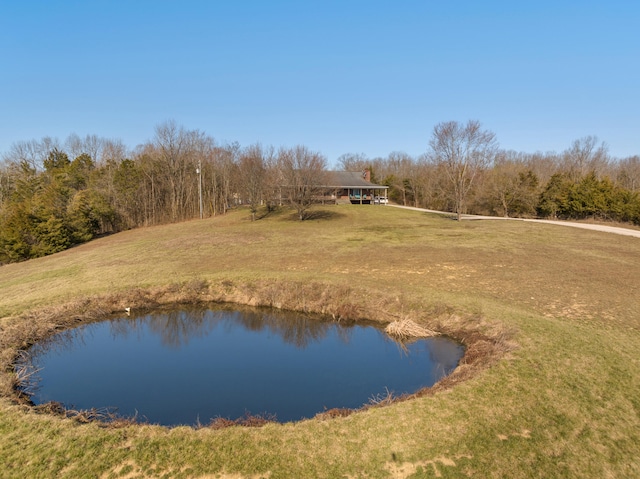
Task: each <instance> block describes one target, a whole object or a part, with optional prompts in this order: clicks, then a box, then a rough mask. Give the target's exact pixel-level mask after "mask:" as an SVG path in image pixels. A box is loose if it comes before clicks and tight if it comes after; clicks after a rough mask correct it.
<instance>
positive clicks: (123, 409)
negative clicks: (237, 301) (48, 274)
mask: <svg viewBox="0 0 640 479" xmlns="http://www.w3.org/2000/svg"><path fill="white" fill-rule="evenodd" d="M462 354H463V348H462V346H461V345H459V344H458V343H456V342H454V341H451V340H449V339H446V338H431V339H426V340H420V341H416V342H414V343H411V344H407V345H405V348H404V349H403V348H401V347H400V346H399V345H398V344H397V343H396V342H394V341H392V340H391V339H389V337H388V336H387V335H386V334H385V333H384V332H383V331H381V330H380V329H378V328H376V327H374V326H372V325H368V324H367V325H365V324H363V325H355V326H342V325H339V324H336V323H334V322H326V321H322V320H319V319H317V318H314V319H311V318H307V317H305V316H301V315H299V314H283V313H282V312H273V311H271V310H255V309H253V310H242V311H239V310H237V309H236V310H228V309H215V310H182V311H178V312H170V313H167V312H162V313H160V314H149V315H146V316H140V317H136V318H133V317H132V318H121V319H114V320H110V321H102V322H98V323H93V324H88V325H84V326H81V327H78V328H75V329H72V330H69V331H65V332H64V333H61V334H59V335H57V336H55V337H54V338H52V339H51V340H48V341H46V342H43V343H40V344H37V345H35V346H34V347H32V348H31V349H30V351H29V359H28V361H29V362H30V367H33V368H36V369H40V371H39V372H37V374H36V377H35V385H36V386H35V388H34V391H33V396H32V400H33V402H34V403H36V404H43V403H46V402H49V401H58V402H61V403H63V404H64V405H65V406H67V407H69V408H73V409H78V410H80V409H91V408H98V409H101V408H107V407H108V408H115V409H116V411H117V412H118V414H120V415H123V416H132V415H136V414H137V416H138V418H140V419H143V420H147V421H149V422H151V423H158V424H162V425H167V426H173V425H178V424H187V425H194V424H196V423H198V422H199V423H202V424H207V423H208V422H209V421H210V420H211V419H212V418H216V417H225V418H230V419H236V418H239V417H242V416H244V415H245V414H247V413H250V414H260V415H270V416H273V415H275V416H276V419H277V420H278V421H280V422H287V421H295V420H299V419H302V418H310V417H313V416H314V415H315V414H316V413H318V412H322V411H324V410H326V409H331V408H336V407H340V408H357V407H360V406H362V405H363V404H365V403H368V402H369V401H370V399H371V398H375V397H379V396H384V395H385V394H386V392H387V390H388V391H392V392H393V393H394V395H399V394H402V393H412V392H415V391H417V390H419V389H421V388H423V387H426V386H430V385H432V384H434V383H435V382H436V381H437V380H438V379H440V378H441V377H443V376H444V375H446V374H449V373H450V372H451V371H452V370H453V369H454V368H455V367H456V366H457V364H458V361H459V360H460V358H461V357H462Z"/></svg>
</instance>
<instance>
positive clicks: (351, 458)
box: [0, 205, 640, 479]
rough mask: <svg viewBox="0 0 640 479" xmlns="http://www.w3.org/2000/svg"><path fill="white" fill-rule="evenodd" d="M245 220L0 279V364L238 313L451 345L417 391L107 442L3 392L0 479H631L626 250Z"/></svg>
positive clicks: (234, 217) (88, 247)
mask: <svg viewBox="0 0 640 479" xmlns="http://www.w3.org/2000/svg"><path fill="white" fill-rule="evenodd" d="M313 213H314V214H313V217H312V219H310V220H308V221H304V222H299V221H296V220H295V218H294V216H292V214H291V212H288V211H281V212H278V213H276V214H272V215H269V216H266V217H264V218H262V219H260V220H258V221H255V222H251V221H250V214H249V212H248V211H244V210H240V211H234V212H232V213H230V214H228V215H225V216H219V217H214V218H211V219H205V220H199V221H190V222H186V223H181V224H173V225H166V226H158V227H152V228H143V229H137V230H132V231H127V232H123V233H119V234H116V235H112V236H109V237H105V238H101V239H98V240H95V241H92V242H90V243H87V244H85V245H82V246H79V247H76V248H73V249H71V250H68V251H65V252H62V253H58V254H56V255H52V256H49V257H46V258H40V259H36V260H31V261H28V262H24V263H19V264H10V265H5V266H2V267H0V318H1V319H0V361H2V363H3V367H4V369H7V367H8V365H9V364H10V362H11V360H12V358H13V357H14V356H15V354H16V350H17V349H18V348H20V347H24V346H25V345H27V344H29V343H30V342H32V341H33V340H35V339H36V338H38V337H43V336H46V335H48V334H51V333H52V332H54V331H56V330H59V329H60V328H62V327H69V326H72V325H74V324H79V323H80V322H83V321H92V320H98V319H101V318H103V317H106V316H109V315H111V314H113V313H119V314H122V312H123V311H124V307H126V306H130V307H133V308H134V309H150V308H154V307H159V306H162V305H166V304H171V303H191V302H199V303H206V302H209V301H235V302H238V303H242V304H250V305H269V306H274V307H279V308H285V309H294V310H300V311H309V312H319V313H323V314H326V315H328V316H329V317H332V318H335V320H336V321H351V320H355V319H370V320H374V321H381V322H390V321H393V320H397V319H405V318H408V319H412V320H414V321H415V322H418V323H420V324H422V325H424V326H425V327H428V328H431V329H436V330H438V331H441V332H443V333H445V334H449V335H451V336H454V337H456V338H458V339H460V340H461V341H463V342H465V344H467V346H468V350H467V353H468V354H467V355H466V356H465V358H464V359H463V363H462V364H461V366H460V367H459V368H458V369H457V370H456V372H454V374H453V375H452V376H451V377H450V378H449V379H446V380H443V381H442V383H441V384H439V385H436V386H435V387H434V388H433V390H429V391H423V392H422V393H421V394H419V395H416V397H413V398H411V399H409V400H404V401H398V402H395V403H392V404H390V405H387V406H384V407H371V408H367V409H364V410H362V411H357V412H354V413H353V414H350V415H348V416H346V417H328V416H327V415H324V416H319V417H317V418H314V419H311V420H306V421H302V422H298V423H288V424H277V423H275V424H267V425H265V426H262V427H252V428H249V427H230V428H224V429H216V428H209V427H203V428H199V429H193V428H190V427H179V428H173V429H168V428H163V427H159V426H154V425H133V424H120V425H118V427H106V426H105V425H104V424H101V423H96V422H84V421H83V420H82V417H76V418H64V417H61V416H59V415H52V414H48V413H43V412H38V411H36V410H34V409H33V408H31V407H29V406H28V405H25V404H24V403H21V402H20V401H17V400H16V398H15V396H12V394H11V386H12V384H13V381H14V380H15V376H14V374H13V373H12V371H10V370H5V371H3V372H2V373H1V376H0V392H1V393H2V397H0V477H2V478H4V477H8V478H9V477H11V478H12V477H30V478H40V477H41V478H49V477H69V478H78V477H86V478H105V479H106V478H114V479H115V478H127V479H131V478H155V477H166V478H192V477H195V478H227V479H230V478H234V479H237V478H243V477H247V478H261V477H264V478H272V479H275V478H288V477H292V478H307V477H318V478H345V479H354V478H362V479H365V478H367V479H370V478H401V479H405V478H426V477H509V478H529V477H541V478H542V477H544V478H548V477H580V478H582V477H593V478H603V477H640V446H638V445H639V444H640V354H639V353H638V351H640V276H639V275H638V271H639V270H640V240H639V239H638V238H633V237H626V236H618V235H614V234H609V233H599V232H595V231H589V230H579V229H573V228H566V227H559V226H554V225H546V224H533V223H524V222H515V221H514V222H511V221H491V220H488V221H473V222H456V221H452V220H450V219H448V218H445V217H441V216H436V215H430V214H426V213H420V212H415V211H405V210H399V209H396V208H390V207H383V206H350V205H340V206H324V207H317V208H316V209H315V210H313Z"/></svg>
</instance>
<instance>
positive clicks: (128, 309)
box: [124, 306, 131, 316]
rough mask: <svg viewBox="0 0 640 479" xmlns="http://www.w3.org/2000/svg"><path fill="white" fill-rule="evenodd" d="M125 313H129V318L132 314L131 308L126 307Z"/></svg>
mask: <svg viewBox="0 0 640 479" xmlns="http://www.w3.org/2000/svg"><path fill="white" fill-rule="evenodd" d="M124 310H125V312H126V313H127V316H129V315H130V314H131V308H130V307H128V306H127V307H126V308H124Z"/></svg>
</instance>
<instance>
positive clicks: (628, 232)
mask: <svg viewBox="0 0 640 479" xmlns="http://www.w3.org/2000/svg"><path fill="white" fill-rule="evenodd" d="M387 206H392V207H394V208H402V209H405V210H414V211H424V212H426V213H436V214H439V215H448V216H455V213H451V212H446V211H437V210H427V209H424V208H414V207H413V206H400V205H392V204H389V205H387ZM462 219H463V220H512V221H528V222H531V223H547V224H552V225H560V226H571V227H573V228H582V229H585V230H594V231H603V232H605V233H615V234H618V235H625V236H635V237H636V238H640V230H632V229H629V228H620V227H618V226H606V225H593V224H588V223H576V222H573V221H554V220H526V219H522V218H504V217H501V216H480V215H462Z"/></svg>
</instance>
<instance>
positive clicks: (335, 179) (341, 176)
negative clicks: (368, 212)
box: [327, 171, 389, 189]
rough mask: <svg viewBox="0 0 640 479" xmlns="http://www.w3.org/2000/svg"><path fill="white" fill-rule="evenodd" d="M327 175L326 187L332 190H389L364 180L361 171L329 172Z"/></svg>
mask: <svg viewBox="0 0 640 479" xmlns="http://www.w3.org/2000/svg"><path fill="white" fill-rule="evenodd" d="M327 173H328V177H329V182H328V184H327V186H329V187H332V188H380V189H383V188H384V189H386V188H389V187H388V186H384V185H376V184H374V183H371V182H370V181H367V180H365V179H364V177H363V175H362V172H361V171H329V172H327Z"/></svg>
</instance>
